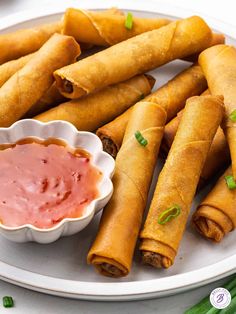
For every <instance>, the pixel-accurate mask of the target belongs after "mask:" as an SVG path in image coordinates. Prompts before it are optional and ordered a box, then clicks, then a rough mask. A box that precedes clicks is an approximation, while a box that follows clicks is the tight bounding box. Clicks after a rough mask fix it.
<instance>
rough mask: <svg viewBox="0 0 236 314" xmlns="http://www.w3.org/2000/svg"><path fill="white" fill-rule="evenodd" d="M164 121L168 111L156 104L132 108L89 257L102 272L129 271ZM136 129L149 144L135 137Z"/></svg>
mask: <svg viewBox="0 0 236 314" xmlns="http://www.w3.org/2000/svg"><path fill="white" fill-rule="evenodd" d="M165 120H166V113H165V110H164V109H163V108H162V107H161V106H159V105H157V104H155V103H151V102H139V103H138V104H136V105H135V106H134V108H133V111H132V115H131V117H130V120H129V123H128V126H127V129H126V132H125V136H124V141H123V143H122V146H121V149H120V151H119V153H118V155H117V158H116V167H115V174H114V177H113V184H114V192H113V195H112V198H111V200H110V202H109V203H108V205H107V206H106V207H105V209H104V212H103V214H102V218H101V222H100V226H99V230H98V234H97V236H96V239H95V241H94V243H93V245H92V247H91V249H90V251H89V253H88V258H87V260H88V263H89V264H92V265H93V266H95V268H96V269H97V270H98V272H99V273H100V274H102V275H105V276H112V277H122V276H126V275H127V274H128V273H129V271H130V268H131V263H132V257H133V253H134V248H135V244H136V241H137V238H138V234H139V229H140V227H141V223H142V216H143V211H144V208H145V205H146V202H147V195H148V190H149V186H150V183H151V179H152V174H153V171H154V167H155V164H156V158H157V155H158V151H159V147H160V143H161V139H162V135H163V132H164V125H165ZM137 130H139V131H140V132H141V134H142V136H143V137H144V138H145V139H146V140H147V141H148V143H147V145H146V146H142V145H141V144H140V143H139V142H138V141H137V139H136V138H135V135H134V134H135V132H136V131H137Z"/></svg>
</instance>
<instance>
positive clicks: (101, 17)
mask: <svg viewBox="0 0 236 314" xmlns="http://www.w3.org/2000/svg"><path fill="white" fill-rule="evenodd" d="M125 20H126V16H122V15H120V14H119V15H118V14H111V12H109V11H105V12H93V11H87V10H82V9H73V8H69V9H67V10H66V12H65V15H64V18H63V23H62V33H63V34H65V35H70V36H73V37H74V38H75V39H76V40H77V41H78V42H79V43H80V42H82V43H89V44H94V45H98V46H112V45H114V44H117V43H119V42H121V41H123V40H126V39H128V38H131V37H134V36H136V35H139V34H142V33H144V32H147V31H151V30H153V29H158V28H160V27H162V26H164V25H167V24H168V23H170V20H168V19H163V18H162V19H161V18H156V19H149V18H138V17H133V19H132V21H133V24H132V28H131V29H127V28H126V27H125Z"/></svg>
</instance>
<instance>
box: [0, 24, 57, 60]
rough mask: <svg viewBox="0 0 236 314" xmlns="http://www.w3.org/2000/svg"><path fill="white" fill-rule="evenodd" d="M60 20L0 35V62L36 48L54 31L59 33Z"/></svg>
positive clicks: (25, 53) (20, 55) (18, 56)
mask: <svg viewBox="0 0 236 314" xmlns="http://www.w3.org/2000/svg"><path fill="white" fill-rule="evenodd" d="M60 31H61V22H54V23H51V24H45V25H40V26H37V27H34V28H28V29H20V30H17V31H15V32H13V33H8V34H1V35H0V47H1V49H0V64H2V63H4V62H7V61H10V60H13V59H17V58H20V57H22V56H25V55H27V54H29V53H31V52H35V51H36V50H38V49H39V48H40V47H41V46H42V45H43V44H44V43H45V42H46V41H47V40H48V39H49V38H50V37H51V36H52V35H53V34H54V33H60Z"/></svg>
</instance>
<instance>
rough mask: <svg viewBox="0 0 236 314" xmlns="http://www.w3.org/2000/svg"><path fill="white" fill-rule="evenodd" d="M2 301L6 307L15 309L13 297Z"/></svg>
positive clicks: (6, 297) (4, 298) (7, 297)
mask: <svg viewBox="0 0 236 314" xmlns="http://www.w3.org/2000/svg"><path fill="white" fill-rule="evenodd" d="M2 301H3V306H4V307H13V306H14V301H13V299H12V297H10V296H5V297H3V298H2Z"/></svg>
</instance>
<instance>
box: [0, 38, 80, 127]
mask: <svg viewBox="0 0 236 314" xmlns="http://www.w3.org/2000/svg"><path fill="white" fill-rule="evenodd" d="M79 54H80V48H79V45H78V44H77V42H76V41H75V40H74V39H73V38H72V37H70V36H65V35H59V34H54V35H53V36H52V37H51V38H50V39H49V40H48V41H47V42H46V43H45V44H44V45H43V46H42V48H40V49H39V51H38V52H37V53H36V54H35V55H34V56H33V58H32V59H31V60H30V61H29V62H28V63H27V64H26V65H25V66H24V67H23V68H22V69H20V70H19V71H18V72H16V73H15V74H14V75H13V76H12V77H11V78H10V79H9V80H8V81H7V82H6V83H5V84H4V85H3V86H2V87H1V88H0V104H1V106H0V126H1V127H7V126H9V125H11V124H12V123H13V122H15V121H17V120H18V119H19V118H21V117H22V116H23V115H24V114H25V113H26V112H27V111H28V110H29V109H30V107H31V106H32V105H33V104H35V103H36V102H37V101H38V100H39V99H40V98H41V97H42V95H43V94H44V93H45V92H46V91H47V90H48V88H49V87H50V86H51V85H52V83H53V71H55V69H58V68H59V67H60V66H62V65H65V64H69V63H71V62H73V61H75V59H76V57H77V56H78V55H79Z"/></svg>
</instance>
